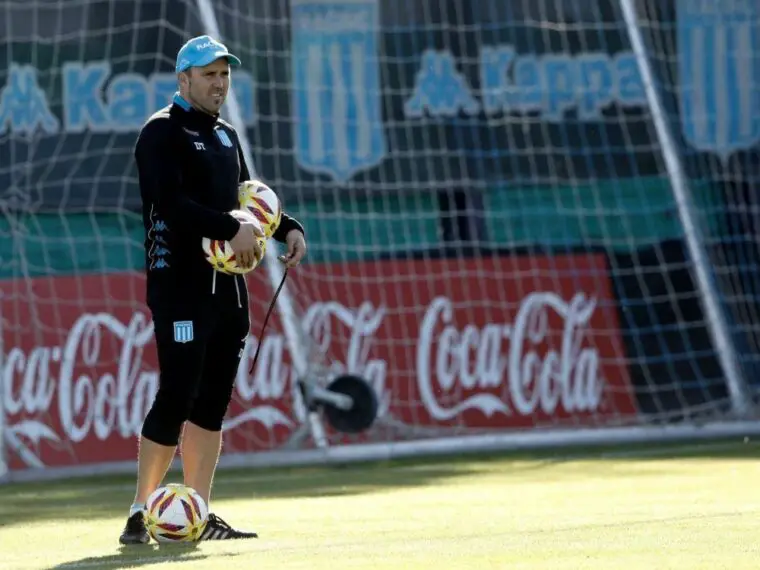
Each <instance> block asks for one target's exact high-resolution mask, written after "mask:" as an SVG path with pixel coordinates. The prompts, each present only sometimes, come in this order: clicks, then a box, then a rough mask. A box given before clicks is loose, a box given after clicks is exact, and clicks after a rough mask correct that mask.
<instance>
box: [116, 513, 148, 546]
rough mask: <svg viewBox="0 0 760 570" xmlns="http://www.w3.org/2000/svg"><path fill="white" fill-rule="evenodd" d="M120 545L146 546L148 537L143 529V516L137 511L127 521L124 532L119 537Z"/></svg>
mask: <svg viewBox="0 0 760 570" xmlns="http://www.w3.org/2000/svg"><path fill="white" fill-rule="evenodd" d="M119 542H121V543H122V544H148V543H149V542H150V535H149V534H148V529H147V528H145V514H144V513H143V512H142V511H139V512H137V513H135V514H133V515H132V516H131V517H129V518H128V519H127V524H126V525H124V530H123V531H122V533H121V536H120V537H119Z"/></svg>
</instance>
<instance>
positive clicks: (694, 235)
mask: <svg viewBox="0 0 760 570" xmlns="http://www.w3.org/2000/svg"><path fill="white" fill-rule="evenodd" d="M634 1H635V0H620V7H621V8H622V11H623V17H624V19H625V27H626V30H627V31H628V38H629V40H630V42H631V47H632V48H633V52H634V54H635V55H636V62H637V64H638V68H639V72H640V73H641V78H642V80H643V82H644V89H645V91H646V96H647V102H648V103H649V109H650V111H651V113H652V118H653V121H654V126H655V129H656V131H657V137H658V139H659V141H660V145H661V147H662V153H663V158H664V159H665V166H666V168H667V170H668V176H669V178H670V183H671V186H672V188H673V194H674V196H675V199H676V204H677V206H678V216H679V218H680V219H681V223H682V224H683V227H684V233H685V236H686V245H687V247H688V249H689V255H690V256H691V259H692V261H693V262H694V271H695V273H696V278H697V283H698V286H699V289H700V293H701V294H700V299H701V300H702V305H703V307H704V309H705V314H706V316H707V326H708V330H709V331H710V335H711V336H712V339H713V342H714V345H715V347H716V349H717V351H718V358H719V360H720V364H721V367H722V369H723V373H724V374H725V376H726V384H727V386H728V392H729V395H730V398H731V405H732V408H733V411H734V413H735V414H736V415H738V416H746V415H747V414H748V413H749V412H750V402H751V399H750V396H749V391H748V389H747V385H746V383H745V382H744V379H743V377H742V373H741V370H740V369H739V364H738V362H739V361H738V359H737V356H736V351H735V350H734V344H733V342H732V341H731V336H730V333H729V330H728V324H727V323H726V319H725V316H724V314H723V310H722V309H721V306H720V301H719V299H718V292H717V288H716V287H715V284H714V281H713V279H712V277H711V274H710V263H709V259H708V257H707V253H706V251H705V249H704V247H703V240H702V238H701V235H700V231H699V226H698V223H697V220H696V218H697V214H696V208H695V207H694V204H693V202H692V199H691V194H690V190H689V188H688V184H687V181H686V176H685V174H684V170H683V166H682V164H681V160H680V158H679V155H678V151H677V150H676V145H675V142H674V140H673V135H672V134H671V130H670V125H669V123H668V121H667V120H666V118H665V111H664V108H663V104H662V101H661V100H660V96H659V94H658V92H657V88H656V86H655V79H654V72H653V71H652V66H651V63H650V61H649V58H648V57H647V54H646V48H645V46H644V39H643V36H642V33H641V28H640V27H639V25H638V18H637V15H636V7H635V4H634Z"/></svg>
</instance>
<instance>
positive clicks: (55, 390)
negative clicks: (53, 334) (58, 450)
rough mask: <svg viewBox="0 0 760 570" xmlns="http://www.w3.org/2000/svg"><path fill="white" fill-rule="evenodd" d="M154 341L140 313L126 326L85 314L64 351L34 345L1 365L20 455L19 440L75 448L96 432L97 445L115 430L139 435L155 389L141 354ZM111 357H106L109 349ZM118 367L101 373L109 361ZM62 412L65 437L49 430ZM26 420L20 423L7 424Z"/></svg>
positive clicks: (14, 351) (11, 435)
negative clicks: (62, 443)
mask: <svg viewBox="0 0 760 570" xmlns="http://www.w3.org/2000/svg"><path fill="white" fill-rule="evenodd" d="M152 336H153V324H152V322H151V321H150V320H149V319H148V318H147V317H146V315H145V314H143V313H135V314H134V315H133V316H132V319H131V320H130V321H129V323H128V324H126V325H124V324H123V323H122V322H121V321H120V320H119V319H117V318H116V317H114V316H113V315H111V314H108V313H96V314H84V315H82V316H81V317H80V318H79V319H78V320H77V321H76V322H75V323H74V325H73V326H72V327H71V329H70V330H69V333H68V336H67V337H66V339H65V340H64V342H63V344H62V345H60V346H36V347H34V348H32V349H31V350H30V351H29V352H28V353H25V352H24V350H23V348H21V347H13V348H11V349H10V350H9V351H8V353H7V354H6V355H5V359H4V361H3V364H2V370H1V373H2V391H3V398H2V401H3V408H4V412H5V415H6V418H7V419H6V421H7V422H8V425H7V426H6V435H7V437H8V441H9V444H10V445H12V446H14V447H15V448H16V449H17V451H19V453H20V454H21V455H22V458H25V461H27V463H28V462H30V461H33V460H32V458H31V457H30V455H29V450H25V451H22V450H19V449H18V448H19V447H20V446H23V443H22V442H21V440H20V439H19V437H18V436H22V435H23V436H25V437H26V438H27V439H29V440H31V441H34V442H37V441H39V440H40V439H51V440H58V439H60V438H61V436H63V438H64V439H66V440H68V441H70V442H73V443H77V442H80V441H82V440H83V439H84V438H85V437H86V436H87V435H89V434H90V433H91V432H92V433H94V434H95V436H96V437H97V438H98V439H100V440H105V439H108V438H109V437H110V436H111V434H112V433H113V432H114V430H116V431H117V432H118V433H119V435H121V436H122V437H129V436H133V435H136V434H138V433H139V432H140V429H141V426H142V421H143V418H144V417H145V414H146V413H147V410H148V408H149V406H150V404H151V402H152V401H153V397H154V395H155V392H156V390H157V389H158V374H157V373H156V372H155V371H153V370H146V369H145V367H144V366H143V364H142V354H143V348H144V347H145V346H146V345H147V344H148V342H150V340H151V339H152ZM105 346H109V347H111V348H112V351H111V352H110V353H109V355H108V356H107V357H106V356H104V347H105ZM114 356H115V358H116V359H117V363H116V366H115V367H113V368H111V369H110V370H109V371H107V372H103V373H102V374H99V375H91V373H88V372H86V371H92V370H95V369H97V368H99V367H100V368H102V364H103V363H104V362H108V361H109V360H108V359H109V358H110V359H111V360H113V358H114ZM54 412H57V414H55V415H57V418H58V423H59V427H60V430H61V433H60V434H59V433H57V432H55V431H54V430H53V429H52V426H50V425H49V422H50V419H51V415H53V413H54ZM19 415H22V416H23V419H20V420H19V421H18V422H12V421H10V420H11V419H12V418H13V417H14V416H19Z"/></svg>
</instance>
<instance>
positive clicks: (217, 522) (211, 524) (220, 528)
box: [198, 513, 259, 540]
mask: <svg viewBox="0 0 760 570" xmlns="http://www.w3.org/2000/svg"><path fill="white" fill-rule="evenodd" d="M258 537H259V535H258V534H256V533H255V532H245V531H242V530H235V529H234V528H232V527H231V526H230V525H228V524H227V523H226V522H224V521H223V520H222V519H220V518H219V517H218V516H216V515H215V514H214V513H209V515H208V522H207V523H206V528H205V529H203V534H201V537H200V538H199V539H198V540H230V539H233V538H258Z"/></svg>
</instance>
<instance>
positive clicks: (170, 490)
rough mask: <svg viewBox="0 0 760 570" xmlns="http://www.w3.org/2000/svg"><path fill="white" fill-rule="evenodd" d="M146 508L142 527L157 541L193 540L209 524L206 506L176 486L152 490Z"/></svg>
mask: <svg viewBox="0 0 760 570" xmlns="http://www.w3.org/2000/svg"><path fill="white" fill-rule="evenodd" d="M145 508H146V513H145V526H146V527H147V528H148V533H149V534H150V536H151V537H152V538H153V540H155V541H157V542H192V541H196V540H198V539H199V538H200V536H201V534H202V533H203V531H204V529H205V528H206V522H207V521H208V507H207V506H206V502H205V501H204V500H203V499H202V498H201V496H200V495H199V494H198V493H196V491H195V489H192V488H190V487H186V486H185V485H179V484H176V483H170V484H168V485H165V486H163V487H159V488H158V489H156V490H155V491H153V493H151V495H150V497H148V500H147V502H146V503H145Z"/></svg>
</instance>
